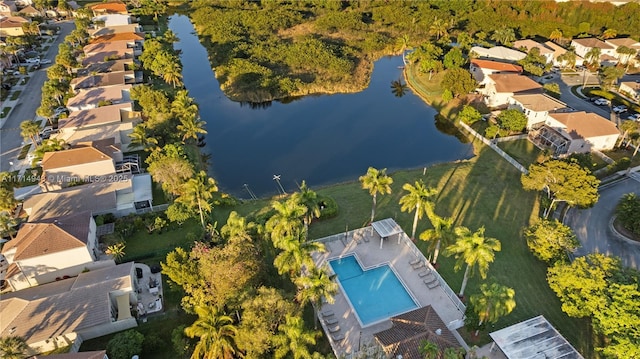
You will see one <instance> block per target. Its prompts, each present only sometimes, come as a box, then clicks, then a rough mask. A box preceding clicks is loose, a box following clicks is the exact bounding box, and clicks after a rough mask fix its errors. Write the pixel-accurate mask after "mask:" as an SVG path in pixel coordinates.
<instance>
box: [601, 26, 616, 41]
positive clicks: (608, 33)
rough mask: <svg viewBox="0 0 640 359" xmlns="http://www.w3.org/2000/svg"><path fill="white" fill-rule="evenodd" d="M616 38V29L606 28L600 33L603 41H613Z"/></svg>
mask: <svg viewBox="0 0 640 359" xmlns="http://www.w3.org/2000/svg"><path fill="white" fill-rule="evenodd" d="M616 36H618V31H617V30H616V29H612V28H608V29H605V30H604V31H603V32H602V38H603V39H605V40H606V39H613V38H614V37H616Z"/></svg>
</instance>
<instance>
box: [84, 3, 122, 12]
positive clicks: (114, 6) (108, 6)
mask: <svg viewBox="0 0 640 359" xmlns="http://www.w3.org/2000/svg"><path fill="white" fill-rule="evenodd" d="M91 10H93V11H106V12H115V13H119V12H123V13H126V12H127V5H125V4H124V3H121V2H119V1H115V2H107V3H102V4H96V5H92V6H91Z"/></svg>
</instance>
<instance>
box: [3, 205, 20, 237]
mask: <svg viewBox="0 0 640 359" xmlns="http://www.w3.org/2000/svg"><path fill="white" fill-rule="evenodd" d="M17 225H18V220H17V219H15V218H13V216H11V215H10V214H9V213H8V212H6V211H2V212H0V234H2V235H3V236H4V235H9V238H11V239H13V238H14V237H13V235H14V234H16V232H17V230H16V226H17Z"/></svg>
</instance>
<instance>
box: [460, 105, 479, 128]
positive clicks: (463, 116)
mask: <svg viewBox="0 0 640 359" xmlns="http://www.w3.org/2000/svg"><path fill="white" fill-rule="evenodd" d="M458 118H459V119H460V121H462V122H464V123H466V124H467V125H471V124H472V123H475V122H476V121H478V120H480V119H481V118H482V114H481V113H480V112H479V111H478V110H476V109H475V108H474V107H472V106H469V105H465V106H464V107H463V108H462V111H460V112H459V113H458Z"/></svg>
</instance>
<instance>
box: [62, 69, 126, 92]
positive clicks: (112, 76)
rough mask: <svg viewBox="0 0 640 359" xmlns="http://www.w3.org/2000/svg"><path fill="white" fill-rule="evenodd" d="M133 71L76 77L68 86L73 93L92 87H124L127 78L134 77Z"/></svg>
mask: <svg viewBox="0 0 640 359" xmlns="http://www.w3.org/2000/svg"><path fill="white" fill-rule="evenodd" d="M134 76H135V75H134V72H133V71H120V72H108V73H104V74H98V75H89V76H81V77H76V78H74V79H73V80H71V82H70V83H69V85H70V86H71V89H72V90H73V91H76V90H81V89H88V88H92V87H107V86H115V85H125V84H126V82H127V81H126V79H127V77H130V78H131V77H134Z"/></svg>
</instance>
